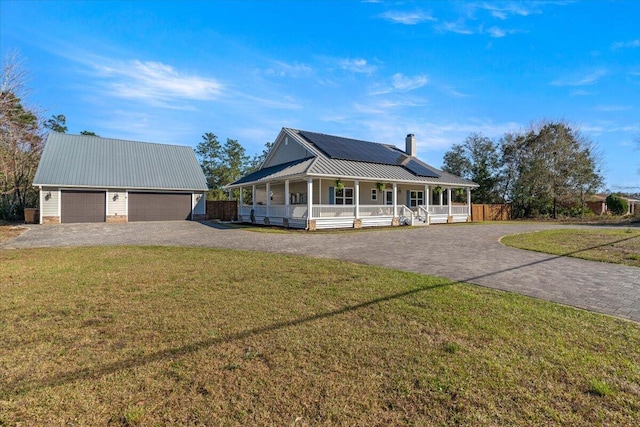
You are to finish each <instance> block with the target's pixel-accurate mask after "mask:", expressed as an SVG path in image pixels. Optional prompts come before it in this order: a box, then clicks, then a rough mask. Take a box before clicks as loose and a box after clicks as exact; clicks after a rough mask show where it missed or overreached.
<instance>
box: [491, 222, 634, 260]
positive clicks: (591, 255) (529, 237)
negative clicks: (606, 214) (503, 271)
mask: <svg viewBox="0 0 640 427" xmlns="http://www.w3.org/2000/svg"><path fill="white" fill-rule="evenodd" d="M501 242H502V243H504V244H505V245H508V246H513V247H516V248H520V249H527V250H531V251H537V252H544V253H548V254H553V255H566V256H572V257H576V258H582V259H588V260H592V261H602V262H610V263H615V264H624V265H630V266H635V267H640V229H638V228H631V227H627V228H616V229H586V228H581V229H560V230H544V231H537V232H534V233H525V234H514V235H510V236H505V237H503V238H502V239H501Z"/></svg>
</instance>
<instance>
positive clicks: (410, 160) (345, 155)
mask: <svg viewBox="0 0 640 427" xmlns="http://www.w3.org/2000/svg"><path fill="white" fill-rule="evenodd" d="M297 133H298V135H300V136H302V137H303V138H305V139H306V140H307V141H308V142H309V143H311V144H313V145H314V146H315V147H317V148H318V149H319V150H320V151H321V152H322V153H323V154H324V155H325V156H326V157H328V158H330V159H332V160H352V161H356V162H366V163H377V164H381V165H399V166H402V167H404V168H406V169H408V170H409V171H410V172H412V173H413V174H414V175H418V176H424V177H430V178H438V176H439V175H438V174H437V173H435V172H434V171H433V170H432V169H435V168H433V167H431V166H429V165H427V164H426V163H424V162H422V161H420V160H418V159H417V158H415V157H411V156H410V155H409V154H407V153H405V152H404V151H402V150H401V149H399V148H398V147H396V146H395V145H389V144H379V143H377V142H369V141H361V140H359V139H351V138H343V137H341V136H334V135H327V134H324V133H316V132H309V131H304V130H298V131H297Z"/></svg>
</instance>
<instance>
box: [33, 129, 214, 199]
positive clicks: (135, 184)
mask: <svg viewBox="0 0 640 427" xmlns="http://www.w3.org/2000/svg"><path fill="white" fill-rule="evenodd" d="M33 185H36V186H41V185H42V186H45V185H51V186H61V187H63V186H68V187H98V188H127V189H128V188H136V189H153V190H198V191H206V190H207V189H208V187H207V181H206V179H205V177H204V173H203V172H202V168H201V167H200V164H199V163H198V160H197V159H196V156H195V153H194V152H193V149H192V148H190V147H187V146H180V145H167V144H152V143H148V142H138V141H126V140H121V139H110V138H100V137H96V136H87V135H69V134H63V133H56V132H51V133H50V134H49V136H48V137H47V141H46V143H45V147H44V151H43V152H42V158H41V159H40V164H39V165H38V170H37V171H36V175H35V177H34V180H33Z"/></svg>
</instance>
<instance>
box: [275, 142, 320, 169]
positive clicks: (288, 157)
mask: <svg viewBox="0 0 640 427" xmlns="http://www.w3.org/2000/svg"><path fill="white" fill-rule="evenodd" d="M311 156H313V154H312V153H311V152H310V151H308V150H307V149H305V148H304V147H303V146H302V145H300V144H299V143H298V142H297V141H294V140H293V138H291V137H289V136H286V135H285V137H284V139H283V140H282V141H280V144H279V145H278V147H277V148H276V151H275V152H273V153H272V154H271V157H270V159H269V162H268V163H267V164H265V167H269V166H275V165H279V164H282V163H287V162H292V161H294V160H299V159H305V158H307V157H311Z"/></svg>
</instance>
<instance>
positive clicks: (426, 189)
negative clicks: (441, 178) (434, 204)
mask: <svg viewBox="0 0 640 427" xmlns="http://www.w3.org/2000/svg"><path fill="white" fill-rule="evenodd" d="M430 204H431V194H430V193H429V186H428V185H427V184H425V186H424V208H425V209H426V210H427V211H426V212H425V215H426V217H425V219H424V223H425V224H427V225H429V205H430Z"/></svg>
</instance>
